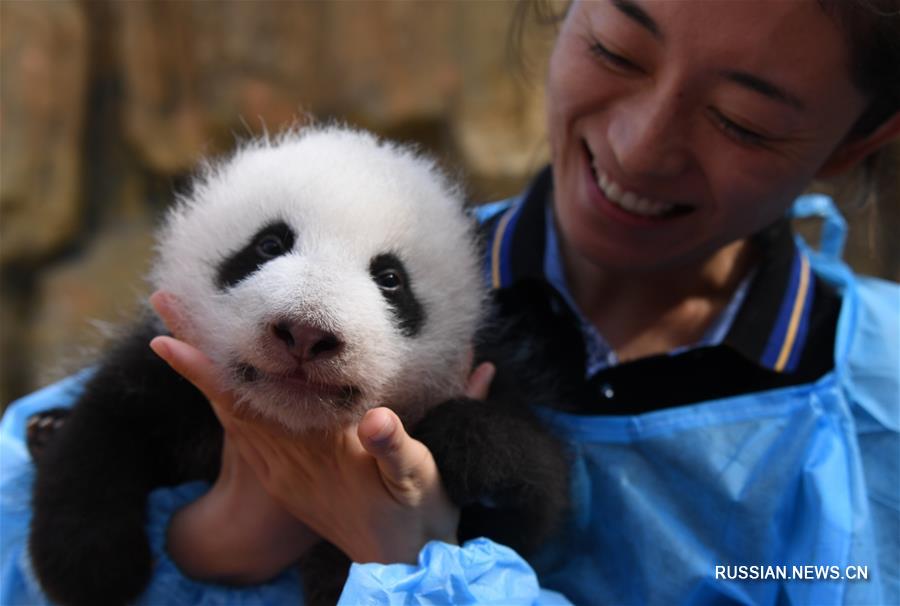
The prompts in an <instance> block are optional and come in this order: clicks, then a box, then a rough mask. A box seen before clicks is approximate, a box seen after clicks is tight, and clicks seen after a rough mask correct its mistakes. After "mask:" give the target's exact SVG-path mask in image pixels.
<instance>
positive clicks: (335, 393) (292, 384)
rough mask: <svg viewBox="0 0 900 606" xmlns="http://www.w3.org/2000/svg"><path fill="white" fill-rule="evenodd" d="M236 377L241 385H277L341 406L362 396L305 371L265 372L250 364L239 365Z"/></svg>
mask: <svg viewBox="0 0 900 606" xmlns="http://www.w3.org/2000/svg"><path fill="white" fill-rule="evenodd" d="M236 371H237V372H236V375H237V377H238V379H239V380H240V382H241V383H245V384H246V383H270V384H271V383H276V384H279V385H283V386H284V387H286V388H288V389H290V390H291V391H296V392H297V393H298V394H300V393H303V394H310V395H314V396H316V397H318V398H321V399H326V400H329V401H332V402H334V403H335V404H339V405H341V406H350V405H352V403H353V402H354V400H356V399H357V397H358V396H359V395H360V393H361V392H360V390H359V389H358V388H356V387H354V386H353V385H342V384H339V383H326V382H324V381H317V380H315V379H313V378H311V377H310V376H309V375H308V374H307V373H306V372H304V371H303V369H297V370H294V371H292V372H287V373H283V372H265V371H263V370H261V369H259V368H257V367H255V366H252V365H250V364H239V365H238V366H237V368H236Z"/></svg>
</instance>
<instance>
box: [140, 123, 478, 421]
mask: <svg viewBox="0 0 900 606" xmlns="http://www.w3.org/2000/svg"><path fill="white" fill-rule="evenodd" d="M274 220H280V221H284V222H285V223H287V224H288V225H289V226H290V227H291V228H292V229H293V231H294V232H295V233H296V240H295V242H294V246H293V249H292V250H291V251H290V252H289V253H288V254H285V255H282V256H279V257H277V258H275V259H272V260H271V261H268V262H267V263H265V264H264V265H262V266H260V267H259V269H258V270H256V271H255V272H254V273H252V274H251V275H250V276H249V277H247V278H246V279H244V280H242V281H240V282H238V283H237V284H235V285H234V286H232V287H230V288H221V287H219V286H218V285H217V284H216V276H217V271H218V268H219V267H220V265H221V264H222V262H223V260H224V259H226V258H228V257H229V255H232V254H234V253H235V251H236V250H239V249H240V248H241V247H243V246H246V244H247V243H248V241H250V240H251V238H252V237H253V235H254V234H255V233H257V231H258V230H259V229H260V228H261V227H262V226H264V225H266V224H267V223H270V222H272V221H274ZM157 248H158V259H157V261H156V263H155V266H154V268H153V270H152V274H151V280H152V282H153V285H154V287H155V288H157V289H162V290H164V291H168V292H170V293H172V294H174V295H175V297H176V298H177V300H178V301H179V303H180V305H181V307H182V308H183V310H184V311H185V312H186V317H187V322H186V324H185V326H183V327H180V331H182V333H183V334H182V335H181V336H183V337H185V338H186V339H188V340H190V341H191V342H193V343H195V344H196V345H197V346H198V347H200V348H201V349H202V350H203V351H204V352H205V353H206V354H207V355H208V356H209V357H210V358H211V359H212V360H213V361H214V362H215V363H216V365H217V367H218V368H219V369H220V370H221V371H222V380H223V382H224V383H225V385H227V386H230V387H232V388H234V389H235V390H236V392H237V393H238V394H239V395H240V396H241V399H242V400H243V401H245V402H246V403H247V404H248V405H249V406H250V407H251V408H253V409H254V410H256V411H258V412H259V413H261V414H263V415H266V416H268V417H270V418H273V419H276V420H278V421H280V422H281V423H283V424H284V425H285V426H287V427H288V428H290V429H293V430H296V431H302V430H305V429H322V428H326V427H330V426H333V425H334V424H335V423H340V422H343V421H346V420H347V419H348V418H352V417H358V416H359V415H360V414H362V412H364V411H365V410H367V409H368V408H371V407H374V406H380V405H387V406H391V407H392V408H394V409H396V410H398V411H401V412H404V413H406V414H407V415H409V416H410V417H412V418H415V417H417V416H418V415H419V414H420V413H421V412H422V411H421V410H420V408H421V407H422V406H425V405H427V404H435V403H438V402H441V401H442V400H444V399H447V398H449V397H453V396H457V395H460V394H461V393H462V390H463V385H464V380H465V377H466V373H467V370H468V365H469V362H470V350H471V346H472V340H473V336H474V334H475V331H476V328H477V326H478V323H479V320H480V318H481V315H482V307H483V305H484V301H485V289H484V286H483V285H482V280H481V271H480V265H479V260H478V252H477V247H476V244H475V240H474V236H473V225H472V222H471V220H470V219H469V218H468V217H467V216H466V214H465V213H464V211H463V199H462V194H461V191H460V189H459V188H457V187H456V186H454V185H453V184H452V183H451V182H450V181H449V180H448V179H447V178H446V177H445V176H444V175H443V174H442V173H441V172H440V171H439V170H438V169H437V167H436V166H435V165H434V163H433V162H432V161H431V160H428V159H425V158H424V157H423V156H421V155H419V154H417V153H416V152H414V151H413V150H411V149H409V148H405V147H401V146H398V145H396V144H392V143H388V142H383V141H379V140H378V139H376V138H375V137H374V136H372V135H370V134H367V133H364V132H360V131H354V130H350V129H347V128H343V127H338V126H327V127H307V128H302V129H297V130H294V131H291V132H289V133H287V134H284V135H282V136H280V137H277V138H275V139H268V138H267V139H261V140H256V141H253V142H251V143H248V144H245V145H243V146H242V147H241V148H240V149H239V150H238V151H237V152H236V153H235V154H234V155H233V156H231V157H230V158H228V159H226V160H224V161H221V162H219V163H213V164H210V165H207V166H206V167H205V169H204V170H203V172H202V174H201V175H200V177H199V178H198V179H197V180H196V183H195V186H194V189H193V191H192V192H191V193H190V194H189V195H188V196H185V197H183V198H182V199H181V200H179V204H178V205H177V207H176V208H175V209H174V210H173V211H172V212H171V213H170V216H169V217H168V220H167V222H166V224H165V225H164V227H163V228H162V230H161V231H160V234H159V237H158V247H157ZM383 253H393V254H396V255H397V256H398V257H399V258H401V259H402V261H403V263H404V264H405V267H406V270H407V271H408V274H409V277H410V282H411V286H412V289H413V291H414V293H415V297H416V298H417V299H418V301H419V303H420V304H421V307H422V308H423V310H424V318H425V319H424V323H423V324H422V327H421V330H420V331H419V332H418V333H417V334H415V335H414V336H406V335H404V334H402V332H401V331H400V330H398V326H397V319H396V317H395V316H394V314H393V312H392V310H391V308H390V307H389V305H388V304H387V302H386V300H385V298H384V297H383V296H382V293H381V292H380V290H379V288H378V286H377V285H376V284H375V283H374V282H373V279H372V276H371V275H370V272H369V264H370V262H371V260H372V258H373V257H375V256H377V255H379V254H383ZM282 318H290V319H294V320H297V321H299V322H302V323H304V324H310V325H313V326H316V327H319V328H321V329H322V330H326V331H330V332H333V333H335V334H337V335H339V337H340V339H341V340H342V342H343V343H344V347H343V348H342V349H341V350H340V352H339V353H338V354H337V355H336V356H334V357H330V358H328V359H326V360H319V361H314V362H312V363H309V364H306V365H304V369H303V371H302V372H303V376H304V377H305V378H304V381H303V382H302V383H301V382H298V381H297V380H296V379H294V378H291V377H293V376H294V374H295V371H296V362H295V360H294V359H293V358H292V357H291V356H290V355H285V353H284V352H283V351H282V350H281V349H280V345H279V343H278V340H277V339H273V338H272V334H271V333H272V331H271V325H272V323H273V322H275V321H277V320H279V319H282ZM246 365H250V366H252V367H253V368H255V369H256V370H257V371H261V372H260V373H259V374H257V375H255V376H254V379H253V380H244V379H243V378H242V376H241V372H240V369H241V368H242V366H246ZM309 383H312V384H324V385H328V386H340V387H342V388H346V387H351V388H352V392H351V391H344V392H339V391H334V392H332V390H330V388H326V389H323V390H319V389H318V388H308V384H309ZM348 393H352V394H353V395H352V398H350V400H351V401H348V396H347V394H348ZM341 394H343V395H341Z"/></svg>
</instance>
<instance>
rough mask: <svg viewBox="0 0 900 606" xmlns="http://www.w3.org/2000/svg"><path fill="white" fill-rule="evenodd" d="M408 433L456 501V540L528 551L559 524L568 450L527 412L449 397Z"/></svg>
mask: <svg viewBox="0 0 900 606" xmlns="http://www.w3.org/2000/svg"><path fill="white" fill-rule="evenodd" d="M412 436H413V437H414V438H416V439H418V440H421V441H422V442H423V443H424V444H425V445H426V446H428V448H429V449H430V450H431V453H432V455H433V456H434V458H435V461H436V462H437V466H438V469H439V470H440V473H441V479H442V481H443V483H444V486H445V488H446V490H447V493H448V494H449V496H450V499H451V500H452V501H453V502H454V503H455V504H456V505H458V506H459V507H461V508H462V519H461V521H460V530H459V539H460V540H461V541H464V540H467V539H470V538H474V537H477V536H487V537H488V538H490V539H492V540H495V541H497V542H499V543H502V544H504V545H508V546H510V547H512V548H514V549H516V550H517V551H519V552H520V553H522V554H523V555H527V554H528V553H529V552H531V551H533V550H534V549H535V548H537V547H538V546H539V545H540V543H541V542H542V541H543V540H544V539H546V538H547V537H548V536H549V535H550V533H552V532H553V531H554V530H555V529H556V528H557V527H558V525H559V524H560V523H561V521H562V518H563V516H564V515H565V512H566V510H567V509H568V501H569V499H568V491H569V486H568V483H569V482H568V478H569V472H568V469H569V464H568V457H567V455H566V451H565V448H564V446H563V445H562V443H561V442H559V441H558V440H557V439H556V438H555V437H553V436H552V435H551V434H550V433H549V432H548V431H547V430H546V429H544V428H543V427H542V426H541V424H540V422H539V421H538V420H537V419H536V418H535V417H534V415H533V414H531V413H530V411H528V410H523V409H517V408H512V407H510V406H508V405H501V404H498V403H496V402H493V401H491V400H488V401H478V400H472V399H468V398H459V399H454V400H450V401H447V402H444V403H442V404H440V405H439V406H436V407H435V408H433V409H431V410H430V411H429V412H428V413H427V414H426V415H425V417H424V418H423V419H422V420H421V421H420V422H419V423H418V424H417V425H416V427H415V429H414V431H413V432H412Z"/></svg>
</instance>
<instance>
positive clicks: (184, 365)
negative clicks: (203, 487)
mask: <svg viewBox="0 0 900 606" xmlns="http://www.w3.org/2000/svg"><path fill="white" fill-rule="evenodd" d="M150 302H151V304H152V305H153V307H154V308H155V309H156V312H157V313H158V314H159V316H160V318H162V320H163V322H165V323H166V325H167V326H168V328H169V329H170V330H171V331H172V332H173V334H174V333H175V332H176V330H177V326H178V322H179V314H178V310H177V301H175V300H174V299H173V298H172V297H169V296H167V295H165V294H164V293H154V294H153V296H152V297H151V298H150ZM169 341H173V342H174V343H176V344H177V345H184V344H182V343H180V342H178V341H175V340H174V339H169V338H167V337H166V338H161V339H160V338H158V339H154V340H153V341H152V342H151V347H152V348H153V350H154V351H155V352H156V353H157V354H158V355H159V356H160V357H161V358H163V359H164V360H165V361H166V362H168V363H169V364H170V365H172V367H173V368H174V369H175V370H176V371H178V372H179V373H180V374H182V375H183V376H185V377H186V378H187V379H188V380H190V381H191V382H192V383H193V384H194V385H195V386H196V387H197V388H198V389H200V390H201V391H202V392H203V393H204V395H206V397H207V398H208V399H209V400H210V401H211V402H228V405H229V407H230V406H231V405H232V404H233V402H234V396H233V395H232V394H231V393H230V392H228V391H227V390H222V389H220V388H219V386H218V383H217V381H216V379H215V373H214V368H213V366H212V363H211V362H210V361H209V360H208V359H207V358H206V356H204V355H203V354H202V353H201V352H200V351H198V350H196V349H192V350H190V351H187V352H181V353H182V354H183V355H177V352H176V355H173V353H172V349H171V344H170V343H169ZM177 345H176V346H177ZM185 347H187V346H185ZM184 354H187V355H184ZM213 408H214V410H215V409H216V407H215V406H213ZM223 440H224V441H223V447H222V463H221V467H220V471H219V476H218V478H217V479H216V481H215V483H214V484H213V486H212V487H211V488H210V490H209V491H208V492H207V493H206V494H204V495H203V496H202V497H200V498H199V499H197V500H196V501H194V502H192V503H190V504H189V505H187V506H185V507H184V508H182V509H180V510H179V511H177V512H176V513H175V514H174V515H173V516H172V520H171V522H170V524H169V529H168V533H167V537H166V538H167V549H168V552H169V555H170V557H171V558H172V560H173V561H174V562H175V563H176V565H178V567H179V568H180V569H181V570H182V572H184V573H185V574H186V575H187V576H190V577H192V578H195V579H200V580H206V581H215V582H223V583H231V584H254V583H260V582H264V581H266V580H269V579H271V578H272V577H274V576H276V575H277V574H278V573H280V572H281V571H283V570H284V569H285V568H287V567H288V566H290V565H291V564H292V563H294V562H295V561H297V559H298V558H299V557H300V556H301V555H303V553H305V552H306V550H307V549H309V547H311V546H312V545H313V544H315V543H316V542H318V541H319V540H320V539H319V537H318V536H317V535H316V534H315V533H314V532H312V531H311V530H310V529H309V528H308V527H307V526H306V525H305V524H303V523H302V522H300V521H299V520H297V519H296V518H295V517H294V516H292V515H291V514H290V513H289V512H287V511H286V510H285V509H284V508H283V507H282V506H281V505H280V504H279V503H278V501H276V500H275V499H273V498H272V497H271V496H269V494H268V493H267V492H266V490H265V489H264V488H263V486H262V484H260V482H259V480H258V479H257V477H256V474H255V473H254V471H253V469H252V468H251V467H250V466H249V465H247V463H246V462H245V461H244V459H243V458H242V457H241V455H240V452H239V451H238V449H237V447H236V446H235V444H234V441H233V439H232V437H231V436H230V435H229V434H228V433H227V432H226V433H225V436H224V438H223Z"/></svg>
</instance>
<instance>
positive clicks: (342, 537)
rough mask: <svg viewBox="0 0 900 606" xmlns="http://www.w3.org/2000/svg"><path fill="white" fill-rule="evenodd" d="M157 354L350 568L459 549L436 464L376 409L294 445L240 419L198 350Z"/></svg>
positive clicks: (273, 490) (480, 381)
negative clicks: (437, 545) (428, 549)
mask: <svg viewBox="0 0 900 606" xmlns="http://www.w3.org/2000/svg"><path fill="white" fill-rule="evenodd" d="M154 344H155V345H154V348H155V349H157V348H158V349H160V350H161V353H160V355H162V357H163V358H164V359H166V360H167V361H168V362H169V363H170V364H171V365H172V366H173V368H175V369H176V370H178V371H179V372H181V374H183V375H184V376H185V377H187V378H188V379H189V380H191V381H192V382H193V383H194V384H195V385H196V386H197V387H198V388H200V389H201V391H204V393H206V394H207V396H208V397H209V399H210V402H211V403H212V405H213V407H214V408H215V409H216V414H217V415H218V416H219V419H220V420H221V421H222V424H223V426H224V427H225V431H226V435H228V436H229V438H230V439H231V440H233V442H234V443H235V445H236V446H237V448H238V450H239V451H240V453H241V455H242V457H243V459H244V460H245V461H246V462H247V463H248V464H249V465H250V467H252V468H253V470H254V472H255V473H256V475H257V477H258V478H259V480H260V482H261V483H262V485H263V486H264V487H265V489H266V491H267V492H268V493H269V494H271V495H272V496H273V497H275V498H276V499H277V500H278V501H279V502H280V503H281V504H282V505H283V506H284V508H285V509H286V510H288V511H289V512H290V513H292V514H293V515H294V516H296V517H297V518H299V519H301V520H303V521H304V522H306V523H307V524H308V525H309V527H310V528H312V529H313V530H315V532H316V533H317V534H318V535H320V536H322V537H323V538H325V539H327V540H328V541H330V542H331V543H333V544H334V545H336V546H337V547H338V548H339V549H341V550H342V551H343V552H344V553H345V554H347V555H348V556H349V557H350V558H351V559H353V560H354V561H357V562H383V563H392V562H407V563H413V562H415V561H416V557H417V555H418V552H419V550H420V549H421V548H422V546H423V545H424V544H425V543H426V542H428V541H429V540H442V541H445V542H448V543H455V542H456V531H457V526H458V523H459V510H458V509H457V508H456V507H455V506H454V505H453V504H452V503H451V502H450V501H449V499H448V498H447V495H446V493H445V491H444V489H443V486H442V485H441V482H440V476H439V473H438V470H437V466H436V464H435V462H434V458H433V457H432V456H431V453H430V452H429V451H428V449H427V448H426V447H425V446H424V445H423V444H422V443H421V442H418V441H416V440H413V439H412V438H411V437H410V436H409V435H408V434H407V433H406V431H405V429H404V428H403V425H402V423H401V422H400V419H399V418H398V417H397V415H396V414H395V413H394V412H392V411H391V410H389V409H387V408H376V409H373V410H370V411H368V412H367V413H366V415H365V416H364V417H363V419H362V420H361V421H360V423H359V425H358V426H356V427H347V428H343V429H339V430H336V431H334V432H330V433H322V434H305V435H303V436H302V438H300V439H298V437H297V436H294V435H290V434H288V433H287V432H286V431H284V429H283V428H282V427H281V426H278V425H275V424H273V423H269V422H266V421H263V420H260V419H246V418H243V417H242V416H241V415H240V414H239V413H237V412H236V411H235V409H234V398H232V397H227V396H224V397H223V394H221V393H217V389H218V388H217V386H216V383H215V378H214V377H215V374H214V372H213V369H212V365H211V363H210V362H209V360H208V359H206V358H205V356H203V354H202V353H200V352H199V351H198V350H196V349H194V348H193V347H191V346H190V345H188V344H186V343H183V342H180V341H177V340H175V339H171V338H168V337H158V338H157V339H155V340H154ZM162 350H164V351H162ZM493 373H494V369H493V365H491V364H489V363H485V364H482V365H481V366H479V367H478V368H477V369H476V370H475V372H474V373H473V374H472V376H471V377H470V380H469V386H468V389H467V395H468V396H469V397H473V398H483V397H484V396H485V395H486V393H487V390H488V388H489V386H490V382H491V379H492V378H493Z"/></svg>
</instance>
